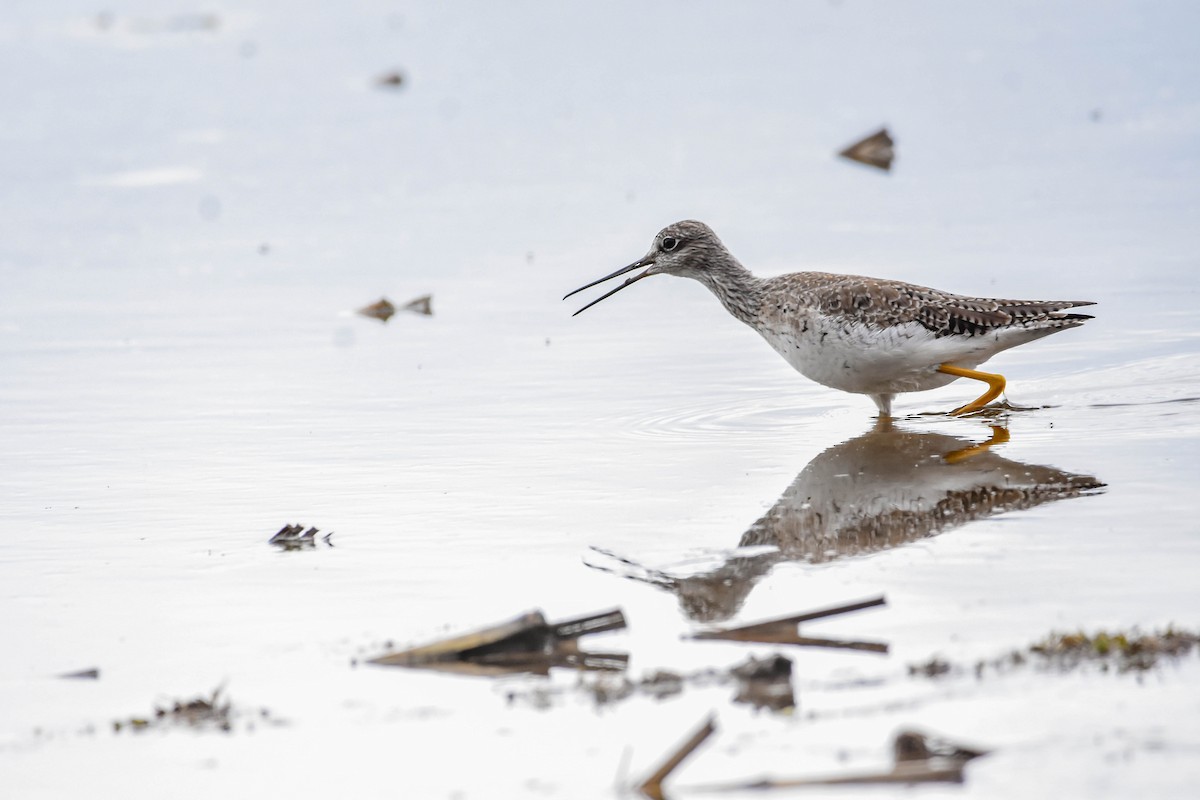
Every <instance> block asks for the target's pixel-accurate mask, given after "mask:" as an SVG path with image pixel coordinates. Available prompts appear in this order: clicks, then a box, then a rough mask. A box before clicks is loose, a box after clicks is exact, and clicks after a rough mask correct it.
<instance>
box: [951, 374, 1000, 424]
mask: <svg viewBox="0 0 1200 800" xmlns="http://www.w3.org/2000/svg"><path fill="white" fill-rule="evenodd" d="M937 371H938V372H944V373H946V374H947V375H953V376H955V377H956V378H970V379H971V380H975V381H983V382H984V383H986V384H987V385H988V390H987V391H986V392H984V393H983V394H981V395H980V396H979V397H977V398H975V399H974V400H972V401H971V402H969V403H967V404H966V405H965V406H962V407H960V408H956V409H954V410H953V411H951V412H950V413H951V414H954V415H955V416H957V415H959V414H973V413H975V412H976V411H978V410H979V409H981V408H983V407H984V406H986V405H987V404H988V403H990V402H992V401H993V400H995V399H996V398H997V397H999V396H1000V393H1001V392H1003V391H1004V376H1003V375H996V374H995V373H991V372H979V371H978V370H974V369H964V368H962V367H956V366H954V365H953V364H942V365H941V366H939V367H938V368H937Z"/></svg>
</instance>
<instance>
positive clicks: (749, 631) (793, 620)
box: [689, 595, 887, 652]
mask: <svg viewBox="0 0 1200 800" xmlns="http://www.w3.org/2000/svg"><path fill="white" fill-rule="evenodd" d="M886 604H887V600H886V599H884V597H883V595H880V596H879V597H875V598H873V599H871V600H860V601H858V602H857V603H847V604H846V605H841V606H834V607H833V608H824V609H821V610H819V611H809V612H807V613H804V614H796V615H794V616H790V617H779V618H777V619H769V620H765V621H763V622H754V623H751V624H750V625H741V626H738V627H735V628H721V629H718V630H711V631H699V632H698V633H693V634H692V635H691V636H690V637H689V638H691V639H749V638H750V637H759V639H758V640H759V641H761V640H762V638H761V637H767V636H772V635H774V636H779V635H781V634H780V631H781V630H782V629H785V628H789V627H790V626H795V625H799V624H800V623H802V622H810V621H812V620H815V619H824V618H825V617H833V616H837V615H838V614H848V613H850V612H851V611H861V610H862V609H864V608H874V607H875V606H882V605H886ZM731 634H732V635H731ZM796 638H798V637H797V636H796V635H795V632H794V631H793V632H792V637H791V639H789V640H788V641H794V640H795V639H796ZM767 641H779V640H778V639H767ZM884 648H885V652H886V645H884ZM861 649H872V648H861Z"/></svg>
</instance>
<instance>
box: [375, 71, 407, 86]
mask: <svg viewBox="0 0 1200 800" xmlns="http://www.w3.org/2000/svg"><path fill="white" fill-rule="evenodd" d="M405 83H406V80H405V77H404V73H403V72H401V71H400V70H398V69H395V70H392V71H390V72H385V73H384V74H382V75H380V76H379V77H378V78H376V79H375V85H376V86H378V87H379V88H380V89H400V88H403V86H404V84H405Z"/></svg>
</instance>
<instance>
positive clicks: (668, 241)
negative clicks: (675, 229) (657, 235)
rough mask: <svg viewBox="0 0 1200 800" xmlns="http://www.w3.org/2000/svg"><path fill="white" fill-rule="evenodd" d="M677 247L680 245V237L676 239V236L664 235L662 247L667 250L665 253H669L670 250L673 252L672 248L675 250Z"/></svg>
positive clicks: (664, 250)
mask: <svg viewBox="0 0 1200 800" xmlns="http://www.w3.org/2000/svg"><path fill="white" fill-rule="evenodd" d="M676 247H679V240H678V239H676V238H675V237H674V236H665V237H663V240H662V249H663V252H665V253H669V252H671V251H672V250H674V249H675V248H676Z"/></svg>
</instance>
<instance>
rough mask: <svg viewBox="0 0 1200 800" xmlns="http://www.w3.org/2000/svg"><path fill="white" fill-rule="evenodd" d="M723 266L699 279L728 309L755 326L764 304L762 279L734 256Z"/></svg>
mask: <svg viewBox="0 0 1200 800" xmlns="http://www.w3.org/2000/svg"><path fill="white" fill-rule="evenodd" d="M722 267H723V268H722V269H720V270H719V271H712V272H706V273H703V274H701V275H699V276H698V277H697V280H699V281H700V282H701V283H703V284H704V285H705V286H707V287H708V288H709V289H710V290H711V291H712V293H713V294H715V295H716V296H717V299H718V300H720V301H721V305H723V306H725V310H726V311H728V312H729V313H730V314H733V315H734V316H735V317H737V318H738V319H740V320H741V321H742V322H744V323H746V324H747V325H750V326H751V327H753V326H754V325H755V323H756V321H757V320H758V314H759V306H760V305H761V304H762V293H763V286H762V280H761V279H760V278H756V277H754V274H753V273H752V272H750V270H748V269H746V268H745V267H743V266H742V265H741V264H739V263H738V262H737V261H735V260H734V259H732V258H730V259H729V261H728V262H727V263H726V264H724V265H722Z"/></svg>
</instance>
